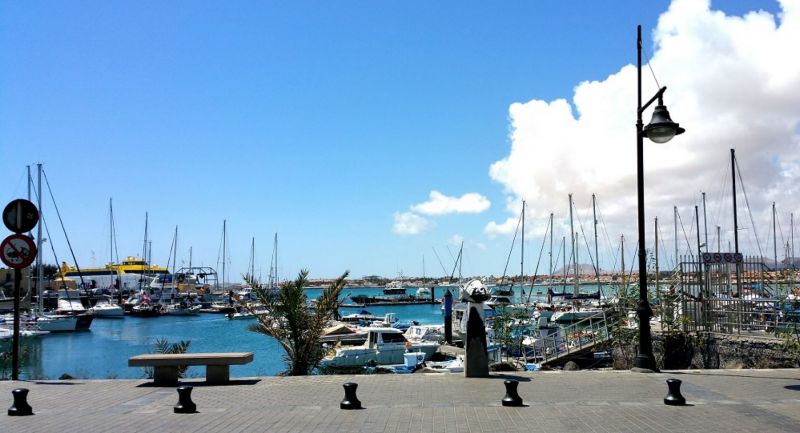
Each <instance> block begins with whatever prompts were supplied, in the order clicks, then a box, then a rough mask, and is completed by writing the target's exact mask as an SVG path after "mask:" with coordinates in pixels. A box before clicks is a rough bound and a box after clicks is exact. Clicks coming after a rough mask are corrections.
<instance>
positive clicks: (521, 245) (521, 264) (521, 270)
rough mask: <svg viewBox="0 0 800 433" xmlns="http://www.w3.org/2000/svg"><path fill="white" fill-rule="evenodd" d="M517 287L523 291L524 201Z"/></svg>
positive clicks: (523, 202)
mask: <svg viewBox="0 0 800 433" xmlns="http://www.w3.org/2000/svg"><path fill="white" fill-rule="evenodd" d="M519 245H520V258H519V286H520V287H521V288H522V290H525V288H524V285H525V200H522V238H521V240H520V244H519Z"/></svg>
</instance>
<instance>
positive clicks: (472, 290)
mask: <svg viewBox="0 0 800 433" xmlns="http://www.w3.org/2000/svg"><path fill="white" fill-rule="evenodd" d="M459 294H460V297H461V300H462V301H464V302H476V303H478V302H484V301H486V300H488V299H489V298H490V297H491V296H490V295H489V289H488V288H487V287H486V285H485V284H483V282H481V280H472V281H470V282H468V283H467V284H465V285H463V286H461V290H460V292H459Z"/></svg>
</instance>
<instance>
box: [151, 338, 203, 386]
mask: <svg viewBox="0 0 800 433" xmlns="http://www.w3.org/2000/svg"><path fill="white" fill-rule="evenodd" d="M190 344H192V340H181V341H179V342H177V343H171V342H170V341H169V340H167V339H166V338H163V337H162V338H159V339H157V340H156V342H155V343H154V344H153V349H155V353H158V354H163V355H171V354H176V353H186V352H187V351H188V350H189V345H190ZM188 368H189V366H188V365H179V366H178V377H183V376H184V374H185V373H186V370H187V369H188ZM144 372H145V375H146V376H147V378H149V379H152V378H153V374H154V370H153V368H152V367H145V368H144Z"/></svg>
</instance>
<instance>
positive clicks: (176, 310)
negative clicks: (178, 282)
mask: <svg viewBox="0 0 800 433" xmlns="http://www.w3.org/2000/svg"><path fill="white" fill-rule="evenodd" d="M199 313H200V305H197V304H195V305H190V304H187V303H185V302H181V303H178V304H169V305H167V314H172V315H174V316H196V315H198V314H199Z"/></svg>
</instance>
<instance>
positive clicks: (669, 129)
mask: <svg viewBox="0 0 800 433" xmlns="http://www.w3.org/2000/svg"><path fill="white" fill-rule="evenodd" d="M636 33H637V34H636V36H637V38H636V39H637V40H636V56H637V58H636V62H637V64H636V74H637V86H638V92H637V93H638V95H637V97H638V100H637V109H636V188H637V199H638V229H639V303H638V306H637V308H636V314H637V315H638V316H639V353H638V354H637V355H636V360H635V361H634V368H635V369H640V370H650V371H656V370H657V368H656V360H655V358H654V357H653V341H652V338H651V336H650V317H652V316H653V310H652V309H651V308H650V301H649V300H648V297H647V260H646V256H645V247H644V245H645V243H644V158H643V147H644V137H647V138H649V139H650V140H651V141H653V142H655V143H666V142H667V141H669V140H671V139H672V137H674V136H676V135H678V134H682V133H683V132H684V129H683V128H681V127H680V126H678V124H677V123H675V122H673V121H672V119H670V117H669V112H668V111H667V107H666V106H665V105H664V100H663V96H664V91H665V90H667V88H666V87H662V88H660V89H659V90H658V92H656V94H655V95H653V97H652V98H650V100H649V101H647V103H646V104H644V105H642V26H638V27H637V29H636ZM656 100H658V105H656V108H655V109H654V111H653V118H652V120H651V121H650V124H648V125H647V126H644V127H643V126H642V125H643V124H642V112H643V111H644V110H646V109H647V108H648V107H649V106H650V105H651V104H652V103H653V102H655V101H656Z"/></svg>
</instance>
